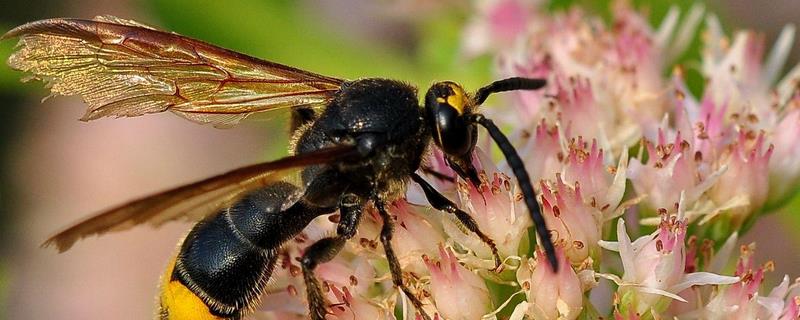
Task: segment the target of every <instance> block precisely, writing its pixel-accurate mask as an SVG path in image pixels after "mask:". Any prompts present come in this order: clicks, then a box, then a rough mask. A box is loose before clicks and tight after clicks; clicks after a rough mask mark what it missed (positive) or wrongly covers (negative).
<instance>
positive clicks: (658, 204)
mask: <svg viewBox="0 0 800 320" xmlns="http://www.w3.org/2000/svg"><path fill="white" fill-rule="evenodd" d="M657 139H658V140H657V141H655V142H652V141H650V140H647V139H644V140H643V141H642V144H643V145H644V147H645V149H646V150H647V161H645V162H642V160H640V159H634V160H632V161H631V164H630V168H629V169H628V176H629V177H630V180H631V183H632V185H633V188H634V190H636V193H637V194H639V195H641V196H645V199H644V200H643V202H644V204H646V205H647V206H648V207H649V208H650V209H651V210H654V209H666V210H667V212H676V210H675V207H676V205H677V203H678V201H679V200H680V197H681V194H685V199H684V201H685V202H686V204H687V206H689V207H691V206H692V205H693V204H694V203H695V202H696V201H697V200H699V199H700V198H701V196H702V195H703V194H704V193H705V192H706V191H707V190H708V189H709V188H710V187H711V186H712V185H713V184H714V183H715V182H716V176H717V175H718V174H709V172H708V170H706V169H705V168H704V166H705V164H704V163H703V155H702V153H701V152H700V151H695V149H694V148H693V147H692V143H691V142H689V141H687V140H684V138H683V136H682V134H681V132H678V133H677V134H675V138H674V139H672V140H667V137H666V134H665V132H664V131H663V130H659V132H658V138H657Z"/></svg>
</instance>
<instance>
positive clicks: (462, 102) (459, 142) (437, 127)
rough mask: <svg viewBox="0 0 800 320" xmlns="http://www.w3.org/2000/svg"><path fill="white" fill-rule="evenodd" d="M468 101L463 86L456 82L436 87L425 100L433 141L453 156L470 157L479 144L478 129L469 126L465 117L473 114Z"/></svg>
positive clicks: (444, 83)
mask: <svg viewBox="0 0 800 320" xmlns="http://www.w3.org/2000/svg"><path fill="white" fill-rule="evenodd" d="M469 101H470V100H469V97H468V96H467V95H466V93H465V92H464V90H463V89H462V88H461V86H459V85H457V84H455V83H453V82H440V83H437V84H435V85H433V86H432V87H431V89H430V90H428V94H427V95H426V97H425V108H426V109H427V112H428V117H429V119H431V120H430V122H429V123H430V124H431V130H432V131H433V138H434V141H435V142H436V144H437V145H438V146H439V147H440V148H441V149H442V151H444V152H445V153H446V154H449V155H451V156H458V157H460V156H464V155H466V154H468V153H470V152H471V151H472V149H473V148H474V146H475V141H476V140H477V139H476V138H477V136H476V135H475V131H476V130H475V125H471V124H468V123H467V122H466V121H465V119H464V117H463V116H464V115H465V114H468V113H470V112H471V110H470V109H471V108H470V103H469Z"/></svg>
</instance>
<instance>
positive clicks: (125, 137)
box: [0, 0, 800, 320]
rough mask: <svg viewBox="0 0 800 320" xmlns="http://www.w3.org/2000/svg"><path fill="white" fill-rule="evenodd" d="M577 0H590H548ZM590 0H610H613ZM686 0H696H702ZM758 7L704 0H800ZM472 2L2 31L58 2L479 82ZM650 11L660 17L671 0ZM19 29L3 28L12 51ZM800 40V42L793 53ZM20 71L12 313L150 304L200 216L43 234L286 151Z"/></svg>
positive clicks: (4, 152)
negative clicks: (52, 93) (467, 55)
mask: <svg viewBox="0 0 800 320" xmlns="http://www.w3.org/2000/svg"><path fill="white" fill-rule="evenodd" d="M573 2H579V3H580V2H582V1H555V2H553V3H552V4H551V7H552V8H555V9H558V8H563V7H566V6H568V5H570V4H571V3H573ZM584 2H585V3H584V4H586V5H588V6H589V7H592V8H595V9H597V10H606V8H607V5H606V3H607V2H608V1H584ZM634 2H636V1H634ZM679 2H680V3H681V4H680V5H681V6H682V7H683V8H684V9H685V8H688V4H689V3H690V2H689V1H679ZM659 3H666V1H663V2H659ZM752 6H753V4H752V2H751V1H746V0H716V1H709V2H708V3H707V7H708V8H709V10H710V11H711V12H716V13H717V14H719V15H720V16H721V18H722V20H723V21H724V22H725V23H726V27H727V29H728V30H731V29H732V28H734V27H735V28H754V29H757V30H760V31H763V32H765V33H766V35H767V38H768V41H771V40H772V39H774V37H775V35H776V34H777V32H778V31H779V30H780V28H781V27H782V26H783V25H784V24H785V23H788V22H792V21H794V22H797V21H800V1H796V0H773V1H770V2H768V4H767V3H764V4H761V5H759V8H758V10H753V8H752ZM469 8H470V5H469V2H464V1H435V0H397V1H388V0H386V1H378V2H375V1H357V0H347V1H342V0H322V1H256V0H242V1H213V0H207V1H198V0H174V1H167V0H141V1H134V0H84V1H77V0H75V1H47V0H27V1H13V0H4V1H3V3H2V4H0V32H5V31H6V30H8V29H10V28H11V27H13V26H16V25H19V24H22V23H25V22H29V21H33V20H38V19H44V18H49V17H61V16H68V17H82V18H90V17H93V16H95V15H101V14H111V15H116V16H120V17H124V18H129V19H134V20H138V21H141V22H144V23H147V24H151V25H156V26H160V27H162V28H163V29H167V30H173V31H176V32H179V33H182V34H184V35H188V36H191V37H195V38H199V39H203V40H205V41H208V42H211V43H215V44H217V45H221V46H223V47H227V48H230V49H234V50H237V51H240V52H244V53H248V54H251V55H254V56H258V57H261V58H265V59H268V60H273V61H277V62H281V63H284V64H288V65H293V66H297V67H300V68H303V69H308V70H312V71H315V72H318V73H322V74H327V75H332V76H336V77H342V78H350V79H352V78H358V77H372V76H382V77H391V78H396V79H402V80H406V81H409V82H411V83H414V84H417V85H420V86H422V87H426V86H427V85H428V84H429V83H430V82H432V81H434V80H442V79H457V80H458V81H461V82H462V83H464V84H465V86H467V87H473V88H474V87H476V86H478V85H480V84H484V83H486V82H488V81H489V80H490V79H491V73H490V65H491V61H489V60H488V58H478V59H476V60H470V61H468V62H466V61H463V60H460V59H459V58H458V48H459V45H460V43H459V41H460V36H461V34H460V32H461V27H462V26H463V25H464V23H465V22H466V19H467V18H468V15H467V13H468V11H469ZM647 10H649V12H650V14H651V16H652V19H653V20H654V21H660V19H661V17H662V16H663V14H664V12H666V7H665V6H663V5H655V6H653V5H650V7H648V8H647ZM14 42H15V41H4V42H2V43H0V59H2V60H5V59H6V58H7V57H8V55H9V53H10V51H11V48H12V47H13V45H14ZM798 52H800V50H798V48H797V45H796V46H795V49H794V53H793V58H790V59H789V61H790V63H789V64H790V65H792V66H793V65H794V64H796V63H797V61H798V58H797V57H798ZM686 59H691V55H689V57H687V58H686ZM18 79H19V74H17V73H15V72H13V71H12V70H10V69H9V68H7V67H5V64H3V65H2V66H0V104H2V107H0V121H1V123H2V125H0V179H1V180H2V181H1V182H0V257H2V258H0V319H120V320H124V319H149V318H151V316H152V307H153V304H154V301H155V298H154V297H155V294H156V284H157V281H158V278H159V276H160V273H161V272H162V269H163V268H164V266H165V264H166V262H167V260H168V258H169V257H170V256H171V255H172V254H173V251H174V250H175V244H176V242H177V240H178V239H179V238H180V237H181V235H182V234H183V233H184V232H186V230H188V228H189V225H186V224H180V223H173V224H169V225H167V226H165V227H164V228H161V229H160V230H151V229H148V228H146V227H143V228H136V229H134V230H132V231H129V232H124V233H120V234H111V235H107V236H104V237H103V238H102V239H94V238H93V239H88V240H85V241H82V242H81V243H79V244H78V245H76V246H75V247H74V248H73V249H72V250H70V251H69V252H67V253H64V254H56V253H55V251H54V250H45V249H41V248H40V247H39V245H40V243H41V242H42V241H43V240H44V239H46V238H47V237H48V236H49V235H51V234H53V233H54V232H55V231H57V230H58V229H59V228H61V227H63V226H65V225H68V224H71V223H73V222H75V221H76V220H78V219H79V218H81V217H83V216H85V215H87V214H89V213H92V212H96V211H98V210H101V209H103V208H107V207H109V206H111V205H115V204H118V203H121V202H124V201H126V200H130V199H132V198H135V197H138V196H142V195H145V194H149V193H152V192H154V191H157V190H161V189H164V188H168V187H172V186H176V185H178V184H180V183H185V182H190V181H193V180H196V179H200V178H204V177H207V176H209V175H212V174H216V173H219V172H223V171H226V170H229V169H232V168H235V167H238V166H241V165H245V164H250V163H254V162H256V161H261V160H266V159H272V158H275V157H278V156H280V155H281V154H283V153H285V148H286V145H285V143H283V141H286V137H285V134H284V132H285V128H283V127H282V126H280V125H279V124H278V125H276V124H273V125H272V126H270V125H268V124H266V123H260V122H251V123H247V124H245V125H242V126H239V127H237V128H234V129H229V130H216V129H213V128H211V127H203V126H198V125H194V124H192V123H190V122H187V121H185V120H182V119H180V118H178V117H175V116H171V115H154V116H146V117H140V118H132V119H127V120H124V121H121V120H120V121H114V120H99V121H95V122H92V123H91V124H86V123H82V122H79V121H77V119H78V118H79V117H80V116H81V115H82V114H83V112H84V110H85V107H84V106H83V105H82V103H81V101H80V99H78V98H74V97H69V98H64V97H59V98H57V99H51V100H48V101H47V102H45V103H40V99H41V98H42V97H44V96H45V95H46V91H45V90H44V89H43V88H42V86H41V85H40V84H39V83H34V84H28V85H23V84H21V83H20V82H19V80H18ZM798 211H800V201H794V202H793V203H792V204H790V205H789V206H788V207H787V208H786V209H784V212H781V213H779V214H775V215H771V216H768V217H765V218H763V219H761V220H760V221H759V222H758V224H757V225H756V226H755V227H754V228H753V229H752V230H751V231H750V233H749V234H748V235H747V237H746V238H745V240H744V241H745V242H749V241H752V240H753V239H755V238H758V239H759V242H758V244H759V249H758V252H757V255H758V256H760V257H769V258H771V259H774V260H775V261H776V272H773V273H772V274H770V276H772V277H773V278H774V279H773V280H772V283H774V281H775V279H777V277H779V276H782V275H783V274H784V273H789V274H790V275H792V276H798V275H800V274H798V272H797V271H798V266H800V252H798V248H800V235H798V234H800V233H798V232H796V231H795V230H796V229H797V228H798V227H800V214H798ZM790 250H795V251H794V252H791V251H790ZM758 260H759V261H765V260H766V258H759V259H758Z"/></svg>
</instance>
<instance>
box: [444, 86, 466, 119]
mask: <svg viewBox="0 0 800 320" xmlns="http://www.w3.org/2000/svg"><path fill="white" fill-rule="evenodd" d="M447 85H449V86H450V88H451V89H453V94H452V95H449V96H447V104H448V105H450V106H451V107H453V108H454V109H456V111H458V114H459V115H462V114H464V108H465V107H466V102H467V94H466V93H465V92H464V89H462V88H461V86H459V85H457V84H455V83H448V84H447Z"/></svg>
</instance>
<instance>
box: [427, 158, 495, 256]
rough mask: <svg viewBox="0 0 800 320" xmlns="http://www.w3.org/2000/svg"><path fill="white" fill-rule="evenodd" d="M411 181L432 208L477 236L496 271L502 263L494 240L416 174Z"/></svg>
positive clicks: (466, 214)
mask: <svg viewBox="0 0 800 320" xmlns="http://www.w3.org/2000/svg"><path fill="white" fill-rule="evenodd" d="M411 179H412V180H414V182H416V183H417V184H419V186H420V187H422V191H424V192H425V198H427V199H428V202H430V204H431V206H433V208H435V209H436V210H441V211H444V212H448V213H450V214H453V215H455V216H456V218H457V219H458V221H459V222H461V224H463V225H464V227H466V228H467V230H469V231H472V232H473V233H475V235H477V236H478V238H480V239H481V241H482V242H483V243H485V244H486V245H487V246H488V247H489V249H491V250H492V256H494V264H495V266H494V270H498V269H499V268H500V265H501V264H502V261H501V260H500V254H498V252H497V246H496V245H495V243H494V240H492V239H491V238H489V236H487V235H486V234H484V233H483V231H481V229H480V228H478V224H477V223H476V222H475V219H472V217H471V216H470V215H469V214H468V213H466V212H464V211H463V210H461V209H459V208H458V207H456V204H455V203H453V202H452V201H450V199H447V197H445V196H444V195H442V194H441V193H439V191H436V189H434V188H433V186H431V185H430V184H429V183H428V182H427V181H425V179H422V177H420V176H419V175H418V174H416V173H412V174H411Z"/></svg>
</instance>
